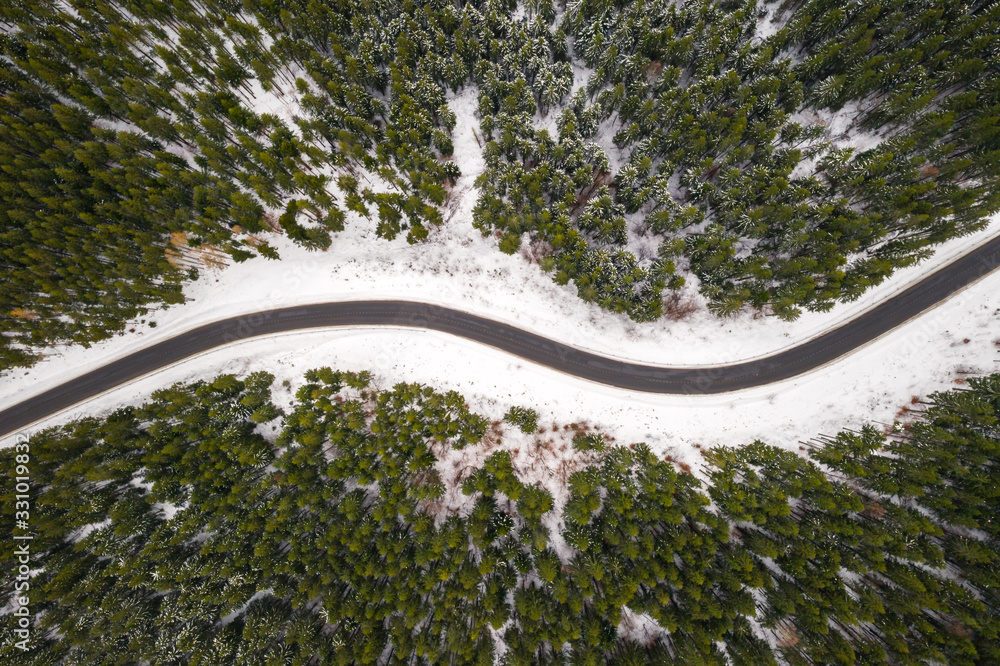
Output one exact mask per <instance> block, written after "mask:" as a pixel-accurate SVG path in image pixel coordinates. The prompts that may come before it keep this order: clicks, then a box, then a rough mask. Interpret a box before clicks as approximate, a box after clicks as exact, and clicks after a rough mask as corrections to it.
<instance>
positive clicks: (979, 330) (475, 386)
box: [0, 176, 1000, 466]
mask: <svg viewBox="0 0 1000 666" xmlns="http://www.w3.org/2000/svg"><path fill="white" fill-rule="evenodd" d="M470 181H471V176H467V177H464V178H463V180H462V182H460V183H459V184H458V185H457V186H456V188H455V190H456V193H457V196H456V203H457V205H456V207H455V214H454V215H453V216H452V218H451V219H450V220H449V221H448V222H447V224H445V225H444V226H443V227H442V228H441V229H439V230H436V231H433V232H432V234H431V238H430V239H429V240H428V241H427V242H425V243H423V244H420V245H416V246H410V245H407V244H406V242H405V240H397V241H394V242H391V243H390V242H386V241H384V240H381V239H378V238H376V237H375V236H374V230H373V229H372V228H371V225H369V224H368V223H367V222H366V221H364V220H352V222H351V223H350V224H349V225H348V229H347V231H345V232H343V233H341V234H338V235H337V236H335V239H334V244H333V246H332V247H331V248H330V250H329V251H327V252H307V251H305V250H302V249H301V248H298V247H296V246H294V245H292V244H291V243H289V242H287V240H286V239H284V238H283V237H275V238H272V239H269V240H270V241H271V242H272V243H273V244H275V245H276V246H278V248H279V250H280V251H281V254H282V260H281V261H267V260H265V259H254V260H250V261H247V262H245V263H243V264H235V265H232V266H230V267H228V268H226V269H224V270H218V271H212V272H209V271H206V272H204V273H203V274H202V276H201V277H200V278H199V280H198V281H197V282H195V283H193V284H192V285H190V289H189V290H188V294H189V297H190V300H189V302H188V303H186V304H184V305H181V306H176V307H173V308H169V309H166V310H161V311H157V312H154V313H152V314H151V315H150V316H147V317H146V323H144V324H142V323H138V322H137V323H136V324H135V326H134V332H128V333H124V334H122V335H119V336H117V337H115V338H113V339H111V340H107V341H105V342H103V343H101V344H98V345H94V346H93V347H91V348H89V349H84V348H81V347H61V348H58V349H55V350H53V352H52V353H50V354H49V355H48V356H47V358H46V359H45V360H43V361H42V362H41V363H39V364H38V365H37V366H35V367H34V368H32V369H30V370H19V371H15V372H13V373H7V374H6V375H5V377H4V381H3V382H2V386H0V405H4V406H8V405H11V404H14V403H16V402H19V401H20V400H23V399H25V398H27V397H29V396H31V395H33V394H36V393H39V392H41V391H43V390H45V389H47V388H50V387H52V386H56V385H58V384H60V383H62V382H63V381H65V380H66V379H68V378H70V377H72V376H75V375H77V374H82V373H83V372H86V371H88V370H91V369H94V368H98V367H100V366H101V365H103V364H105V363H107V362H108V361H110V360H112V359H115V358H118V357H121V356H124V355H126V354H128V353H130V352H132V351H134V350H136V349H139V348H141V347H144V346H147V345H149V344H152V343H154V342H156V341H158V340H162V339H165V338H168V337H171V336H173V335H176V334H177V333H180V332H182V331H184V330H188V329H190V328H194V327H195V326H198V325H201V324H204V323H206V322H209V321H214V320H217V319H222V318H225V317H229V316H234V315H240V314H250V313H253V312H258V311H261V310H265V309H270V308H275V307H281V306H287V305H295V304H303V303H314V302H323V301H335V300H352V299H353V300H368V299H379V298H383V299H409V300H414V301H422V302H428V303H434V304H439V305H443V306H448V307H451V308H456V309H460V310H465V311H468V312H473V313H475V314H479V315H482V316H485V317H489V318H492V319H496V320H501V321H505V322H509V323H511V324H514V325H517V326H519V327H521V328H524V329H527V330H530V331H533V332H536V333H539V334H541V335H545V336H548V337H551V338H554V339H557V340H559V341H561V342H564V343H568V344H570V345H573V346H576V347H580V348H583V349H588V350H592V351H596V352H599V353H601V354H605V355H608V356H614V357H617V358H623V359H629V360H634V361H638V362H643V363H652V364H662V365H715V364H724V363H732V362H734V361H739V360H745V359H748V358H753V357H757V356H761V355H767V354H771V353H773V352H776V351H779V350H781V349H783V348H786V347H788V346H791V345H794V344H797V343H799V342H802V341H804V340H806V339H808V338H810V337H813V336H815V335H817V334H819V333H821V332H823V331H826V330H828V329H829V328H832V327H834V326H836V325H837V324H839V323H842V322H844V321H846V320H848V319H850V318H851V317H852V316H855V315H856V314H858V313H859V312H861V311H863V310H865V309H866V308H868V307H870V306H871V305H873V304H875V303H877V302H880V301H881V300H883V299H885V298H887V297H889V296H891V295H892V294H893V293H896V292H898V291H900V290H902V289H903V288H905V287H906V286H907V285H909V284H912V283H913V282H914V281H916V280H917V279H919V278H920V277H922V276H924V275H926V274H927V273H928V272H930V271H931V270H933V269H934V268H935V267H937V266H940V265H943V264H944V263H946V262H947V261H948V260H949V259H951V258H954V257H955V256H958V255H960V254H961V253H963V252H964V251H966V250H968V249H969V248H971V247H972V246H974V245H977V244H979V243H981V242H983V241H984V240H986V239H987V238H989V237H992V236H993V235H995V234H997V233H998V232H1000V219H994V220H993V222H992V224H991V226H990V227H989V229H987V230H985V231H983V232H981V233H979V234H976V235H975V236H970V237H966V238H962V239H958V240H956V241H953V242H952V243H949V244H947V245H945V246H943V247H942V248H941V249H940V250H939V251H938V253H937V254H936V255H935V256H934V257H933V258H932V259H930V260H928V261H925V262H923V263H922V264H920V265H919V266H916V267H913V268H909V269H906V270H904V271H900V272H899V273H897V275H895V276H894V277H893V278H892V279H891V280H889V281H887V282H886V283H885V284H883V285H881V286H879V287H878V288H876V289H873V290H871V291H870V292H868V293H867V294H865V296H864V297H863V298H862V299H861V300H859V301H858V302H856V303H851V304H845V305H839V306H837V307H836V308H834V309H833V310H832V311H831V312H828V313H822V314H806V315H804V316H803V317H801V319H800V320H798V321H796V322H792V323H786V322H782V321H780V320H778V319H776V318H773V317H754V316H753V315H742V316H738V317H736V318H732V319H725V320H720V319H717V318H715V317H714V316H712V315H711V314H709V313H708V312H707V311H706V310H705V308H704V306H703V304H702V303H701V302H700V301H697V302H698V309H697V311H696V312H695V313H694V314H693V315H691V316H690V317H689V318H688V319H686V320H683V321H670V320H666V319H664V320H662V321H659V322H655V323H650V324H636V323H634V322H630V321H628V320H627V319H625V318H623V317H621V316H618V315H613V314H610V313H607V312H604V311H602V310H600V309H599V308H597V307H596V306H592V305H589V304H587V303H584V302H582V301H581V300H580V299H579V298H577V296H576V294H575V290H574V288H573V287H572V285H570V286H565V287H560V286H558V285H556V284H554V283H553V282H552V281H551V279H550V276H549V275H548V274H546V273H544V272H542V271H541V270H540V269H539V268H538V267H537V265H535V264H532V263H530V262H529V261H527V260H526V259H525V258H524V257H523V256H519V255H516V256H507V255H504V254H502V253H500V252H499V251H498V250H497V249H496V246H495V243H496V241H495V240H494V239H492V238H485V239H484V238H483V237H482V236H481V235H480V233H479V232H478V231H477V230H476V229H474V228H473V227H472V226H471V223H470V222H469V220H470V219H471V215H470V214H469V211H470V209H471V206H472V205H473V203H474V193H473V192H472V190H471V182H470ZM689 295H690V297H691V298H697V297H696V295H695V293H694V291H693V289H692V290H691V291H690V292H689ZM150 321H155V322H156V323H157V326H156V327H155V328H151V327H150V325H149V322H150ZM998 344H1000V274H993V275H990V276H987V277H986V278H984V279H983V280H982V281H980V282H979V283H977V284H976V285H973V286H972V287H970V288H969V289H967V290H965V291H963V292H961V293H959V294H958V295H956V296H955V297H953V298H952V299H950V300H949V301H947V302H945V303H944V304H942V305H940V306H939V307H937V308H935V309H934V310H932V311H930V312H928V313H925V314H924V315H922V316H921V317H918V318H917V319H915V320H913V321H911V322H909V323H908V324H906V325H904V326H902V327H900V328H899V329H897V330H895V331H893V332H892V333H889V334H887V335H886V336H884V337H883V338H881V339H880V340H878V341H876V342H874V343H872V344H870V345H868V346H867V347H865V348H863V349H861V350H858V351H856V352H855V353H853V354H851V355H849V356H847V357H845V358H843V359H841V360H839V361H837V362H834V363H832V364H829V365H827V366H825V367H823V368H820V369H818V370H816V371H813V372H811V373H808V374H807V375H804V376H801V377H798V378H795V379H792V380H788V381H785V382H780V383H778V384H774V385H770V386H767V387H762V388H758V389H752V390H747V391H740V392H736V393H728V394H722V395H715V396H661V395H652V394H644V393H637V392H630V391H624V390H620V389H615V388H610V387H606V386H602V385H598V384H595V383H592V382H588V381H585V380H580V379H577V378H574V377H570V376H568V375H564V374H562V373H559V372H556V371H552V370H548V369H545V368H542V367H539V366H536V365H534V364H531V363H528V362H525V361H521V360H520V359H517V358H515V357H513V356H510V355H509V354H506V353H503V352H500V351H497V350H494V349H491V348H488V347H485V346H482V345H479V344H476V343H472V342H469V341H465V340H461V339H458V338H454V337H451V336H448V335H445V334H441V333H435V332H430V331H419V330H413V329H391V328H370V329H363V328H356V329H348V330H345V329H327V330H317V331H309V332H299V333H291V334H282V335H277V336H272V337H268V338H262V339H254V340H249V341H244V342H241V343H238V344H234V345H230V346H227V347H225V348H221V349H218V350H215V351H211V352H207V353H205V354H202V355H200V356H197V357H194V358H191V359H188V360H186V361H184V362H181V363H179V364H177V365H175V366H173V367H171V368H168V369H165V370H162V371H160V372H158V373H155V374H153V375H150V376H147V377H145V378H142V379H140V380H137V381H135V382H132V383H131V384H129V385H126V386H123V387H120V388H118V389H115V390H113V391H110V392H108V393H106V394H104V395H102V396H99V397H97V398H94V399H92V400H90V401H88V402H86V403H84V404H82V405H79V406H77V407H74V408H71V409H70V410H67V411H65V412H63V413H61V414H59V415H57V416H55V417H53V418H50V419H48V420H47V421H46V422H44V423H43V424H36V425H35V426H33V427H32V428H37V427H41V426H42V425H52V424H56V423H61V422H64V421H66V420H68V419H70V418H75V417H80V416H85V415H90V414H99V413H103V412H105V411H109V410H111V409H114V408H115V407H117V406H120V405H123V404H130V403H134V402H136V401H138V400H141V399H142V398H143V397H144V396H146V395H148V394H149V393H151V392H152V391H154V390H156V389H157V388H160V387H163V386H166V385H168V384H170V383H173V382H177V381H193V380H196V379H200V378H207V377H210V376H213V375H215V374H218V373H223V372H231V373H237V374H239V373H248V372H251V371H254V370H261V369H266V370H269V371H270V372H272V373H274V374H275V375H276V377H277V381H276V386H275V388H276V393H277V396H278V400H279V402H281V403H286V404H287V403H288V402H290V400H291V395H292V392H293V391H294V389H295V387H296V386H297V385H298V384H299V383H301V381H302V377H301V375H302V373H303V372H304V371H305V370H307V369H309V368H313V367H321V366H331V367H335V368H340V369H345V370H363V369H369V370H372V371H374V372H375V374H376V376H377V377H378V380H379V381H380V382H381V383H382V384H383V385H390V384H391V383H394V382H396V381H418V382H422V383H426V384H430V385H433V386H435V387H438V388H440V389H451V388H454V389H456V390H458V391H460V392H462V393H463V394H464V395H465V396H466V397H467V398H468V399H469V401H470V405H471V406H472V407H473V408H474V409H477V410H480V411H482V412H484V413H485V414H487V415H488V416H490V417H491V418H495V419H498V418H500V417H501V415H502V414H503V412H504V411H506V409H507V408H508V407H509V406H510V405H512V404H520V405H525V406H534V407H536V408H538V409H539V411H540V414H541V422H542V423H544V424H549V423H550V422H551V421H553V420H555V421H558V422H559V423H562V424H565V423H569V422H577V421H583V420H588V421H590V422H591V423H593V424H595V425H599V426H600V427H601V428H602V429H603V430H605V431H606V432H608V433H610V434H612V435H614V436H615V437H616V438H617V440H618V441H619V442H631V441H645V442H647V443H649V444H650V445H651V446H652V447H654V449H655V450H657V451H658V452H660V453H662V454H664V455H667V454H670V455H673V456H674V457H675V458H676V459H678V460H679V461H683V462H687V463H688V464H691V465H692V466H694V465H696V463H697V460H698V448H697V447H699V446H700V447H708V446H712V445H716V444H742V443H747V442H750V441H752V440H753V439H756V438H760V439H764V440H766V441H768V442H771V443H774V444H779V445H782V446H788V447H795V446H796V445H797V444H798V442H799V441H800V440H803V439H808V438H810V437H812V436H813V435H815V434H817V433H820V432H825V433H830V432H834V431H836V430H839V429H841V428H843V427H856V426H858V425H860V424H862V423H865V422H868V421H871V420H876V421H881V422H887V423H888V422H891V421H892V420H893V418H894V417H895V416H896V414H897V411H898V410H899V409H900V407H901V406H902V405H905V404H909V403H910V400H911V398H912V397H913V396H917V395H926V394H927V393H929V392H931V391H935V390H942V389H947V388H950V387H952V386H954V385H955V384H954V381H955V380H956V378H957V379H961V376H962V375H961V373H972V374H982V373H988V372H992V371H995V370H1000V365H997V363H996V361H997V359H1000V354H998V351H1000V347H998ZM956 373H959V374H956ZM285 380H287V381H288V382H289V383H290V388H284V387H282V386H281V383H282V382H283V381H285ZM7 440H8V441H6V442H2V444H7V443H9V441H12V440H13V438H12V437H8V438H7Z"/></svg>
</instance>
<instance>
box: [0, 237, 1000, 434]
mask: <svg viewBox="0 0 1000 666" xmlns="http://www.w3.org/2000/svg"><path fill="white" fill-rule="evenodd" d="M998 266H1000V237H997V238H994V239H992V240H991V241H989V242H987V243H985V244H983V245H981V246H980V247H978V248H977V249H975V250H973V251H972V252H970V253H968V254H966V255H964V256H962V257H960V258H959V259H956V260H955V261H953V262H952V263H950V264H948V265H946V266H944V267H942V268H940V269H938V270H937V271H936V272H934V273H932V274H931V275H929V276H927V277H926V278H924V279H923V280H921V281H920V282H918V283H916V284H914V285H913V286H911V287H909V288H908V289H906V290H905V291H903V292H901V293H899V294H897V295H896V296H893V297H891V298H889V299H888V300H886V301H884V302H883V303H881V304H880V305H878V306H876V307H874V308H872V309H870V310H868V311H866V312H865V313H864V314H862V315H860V316H858V317H856V318H855V319H852V320H851V321H848V322H847V323H845V324H843V325H842V326H840V327H838V328H835V329H832V330H830V331H828V332H827V333H824V334H823V335H821V336H819V337H816V338H813V339H811V340H808V341H806V342H804V343H802V344H801V345H798V346H796V347H792V348H790V349H787V350H785V351H783V352H780V353H778V354H774V355H772V356H767V357H764V358H760V359H755V360H752V361H746V362H742V363H735V364H732V365H723V366H715V367H698V368H683V367H662V366H660V367H658V366H649V365H641V364H638V363H628V362H625V361H617V360H613V359H609V358H605V357H602V356H599V355H597V354H592V353H590V352H585V351H580V350H578V349H574V348H572V347H567V346H566V345H563V344H561V343H559V342H556V341H554V340H550V339H548V338H544V337H541V336H539V335H535V334H534V333H529V332H527V331H522V330H521V329H518V328H515V327H513V326H509V325H507V324H502V323H499V322H495V321H491V320H489V319H484V318H483V317H477V316H475V315H471V314H466V313H464V312H458V311H455V310H450V309H448V308H443V307H438V306H434V305H426V304H423V303H412V302H407V301H357V302H348V303H320V304H317V305H305V306H301V307H292V308H282V309H279V310H267V311H265V312H260V313H256V314H252V315H245V316H241V317H233V318H231V319H225V320H222V321H217V322H214V323H211V324H206V325H204V326H201V327H200V328H196V329H194V330H191V331H188V332H186V333H181V334H180V335H177V336H175V337H173V338H170V339H169V340H164V341H163V342H160V343H157V344H155V345H153V346H151V347H147V348H146V349H142V350H140V351H137V352H135V353H133V354H130V355H129V356H126V357H124V358H122V359H119V360H117V361H114V362H112V363H108V364H107V365H105V366H104V367H102V368H99V369H97V370H93V371H91V372H88V373H86V374H84V375H82V376H80V377H77V378H75V379H71V380H69V381H67V382H65V383H63V384H60V385H59V386H57V387H55V388H52V389H50V390H48V391H46V392H44V393H41V394H39V395H37V396H34V397H31V398H28V399H26V400H24V401H23V402H21V403H19V404H16V405H14V406H12V407H9V408H7V409H5V410H3V411H0V436H5V435H8V434H11V433H12V432H14V431H16V430H19V429H21V428H23V427H25V426H27V425H30V424H32V423H34V422H35V421H38V420H40V419H43V418H45V417H46V416H49V415H51V414H55V413H56V412H59V411H60V410H63V409H65V408H67V407H71V406H72V405H74V404H76V403H78V402H82V401H83V400H86V399H87V398H91V397H93V396H95V395H98V394H100V393H103V392H104V391H107V390H108V389H111V388H114V387H115V386H118V385H120V384H123V383H125V382H128V381H130V380H132V379H136V378H138V377H141V376H143V375H145V374H148V373H150V372H153V371H154V370H158V369H160V368H163V367H164V366H167V365H170V364H171V363H175V362H177V361H181V360H183V359H185V358H187V357H189V356H192V355H194V354H198V353H201V352H204V351H207V350H209V349H215V348H216V347H221V346H223V345H225V344H228V343H231V342H234V341H237V340H245V339H247V338H253V337H257V336H262V335H271V334H274V333H284V332H288V331H299V330H303V329H310V328H323V327H331V326H404V327H408V328H423V329H430V330H434V331H442V332H444V333H450V334H452V335H457V336H459V337H462V338H467V339H469V340H474V341H476V342H480V343H482V344H485V345H489V346H490V347H495V348H497V349H500V350H503V351H505V352H508V353H510V354H513V355H515V356H518V357H520V358H523V359H525V360H528V361H532V362H535V363H539V364H541V365H544V366H547V367H549V368H553V369H555V370H559V371H561V372H565V373H567V374H570V375H573V376H576V377H581V378H583V379H589V380H591V381H594V382H598V383H601V384H607V385H610V386H617V387H619V388H624V389H631V390H635V391H645V392H649V393H671V394H705V393H724V392H727V391H736V390H739V389H745V388H751V387H754V386H762V385H764V384H770V383H772V382H777V381H781V380H783V379H788V378H789V377H794V376H796V375H799V374H802V373H804V372H808V371H809V370H812V369H814V368H817V367H819V366H821V365H824V364H826V363H829V362H830V361H833V360H834V359H837V358H839V357H841V356H843V355H845V354H847V353H849V352H851V351H852V350H854V349H857V348H858V347H861V346H862V345H864V344H866V343H868V342H871V341H872V340H874V339H876V338H878V337H879V336H881V335H883V334H885V333H886V332H888V331H890V330H892V329H894V328H896V327H897V326H899V325H900V324H902V323H903V322H905V321H907V320H909V319H911V318H913V317H915V316H917V315H919V314H920V313H921V312H924V311H925V310H927V309H928V308H930V307H932V306H934V305H936V304H937V303H940V302H941V301H943V300H945V299H947V298H948V297H949V296H951V295H952V294H954V293H955V292H957V291H959V290H960V289H962V288H963V287H966V286H968V285H969V284H972V283H973V282H975V281H976V280H978V279H979V278H981V277H983V276H985V275H986V274H987V273H989V272H991V271H993V270H994V269H996V268H997V267H998ZM915 362H919V360H915Z"/></svg>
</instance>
